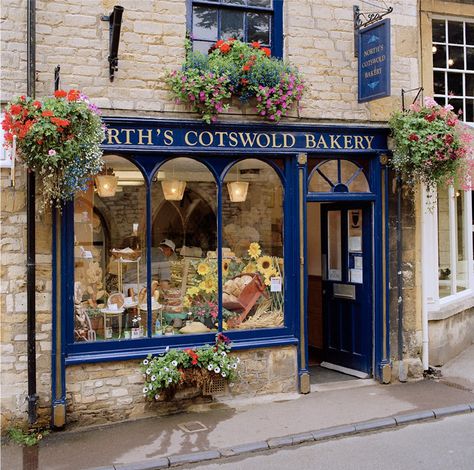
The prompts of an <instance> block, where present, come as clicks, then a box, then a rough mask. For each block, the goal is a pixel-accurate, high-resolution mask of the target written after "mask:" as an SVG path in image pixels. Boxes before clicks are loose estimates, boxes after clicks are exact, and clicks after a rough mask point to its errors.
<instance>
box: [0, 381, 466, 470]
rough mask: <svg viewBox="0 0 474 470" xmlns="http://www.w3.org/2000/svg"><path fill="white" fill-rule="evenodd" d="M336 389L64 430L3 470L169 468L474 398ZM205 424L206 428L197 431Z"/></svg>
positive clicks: (434, 412)
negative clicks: (28, 461)
mask: <svg viewBox="0 0 474 470" xmlns="http://www.w3.org/2000/svg"><path fill="white" fill-rule="evenodd" d="M344 386H346V387H348V388H344ZM335 388H336V389H334V390H330V387H327V390H326V391H323V392H313V393H310V394H309V395H297V394H287V395H280V396H273V397H272V396H270V397H268V396H267V397H263V398H262V397H257V398H253V399H251V400H240V401H235V400H234V401H232V402H219V403H215V404H212V405H211V406H201V407H196V408H195V409H194V411H191V412H188V413H183V414H179V415H174V416H169V417H160V418H150V419H143V420H139V421H134V422H126V423H120V424H115V425H109V426H104V427H100V428H94V429H89V430H85V431H63V432H58V433H54V434H52V435H50V436H48V438H47V439H46V440H45V441H43V442H42V443H41V444H40V446H39V450H38V455H37V456H36V458H37V461H38V464H37V465H36V464H34V465H33V466H30V467H24V466H23V463H24V460H26V459H27V457H24V456H23V455H22V449H21V448H19V447H17V446H13V445H6V446H4V447H3V449H2V450H3V452H2V467H1V468H2V469H3V468H5V469H9V470H15V469H23V468H31V470H33V469H36V468H38V469H40V470H43V469H44V470H46V469H47V470H63V469H64V470H66V469H67V470H69V469H75V470H80V469H90V468H95V467H101V466H102V467H104V468H106V469H108V470H112V469H117V470H119V469H120V470H125V469H127V470H132V469H133V470H139V469H140V470H144V469H152V468H167V467H168V466H170V465H172V466H176V465H180V464H184V463H189V462H191V461H200V460H205V459H214V458H220V457H222V456H230V455H236V454H239V453H244V452H250V451H254V450H260V449H268V448H272V447H278V446H284V445H292V444H296V443H299V442H305V441H308V440H315V439H316V440H319V439H323V438H328V437H335V436H338V435H342V434H351V433H355V432H363V431H366V430H376V429H383V428H384V427H387V426H396V425H400V424H407V423H409V422H411V421H413V420H419V419H434V418H436V417H441V416H443V415H448V414H453V413H460V412H471V410H474V393H472V392H470V391H467V390H462V389H459V388H456V387H453V386H450V385H448V384H443V383H439V382H437V381H434V380H423V381H419V382H409V383H406V384H393V385H380V384H377V383H375V382H374V381H371V380H368V381H360V380H358V381H349V382H346V383H345V385H344V384H341V383H340V382H339V383H338V384H337V386H336V385H335ZM270 400H273V401H270ZM367 421H370V422H367ZM186 423H191V424H188V426H189V428H190V432H187V431H186V430H185V429H183V424H186ZM200 425H203V427H204V428H205V429H203V430H198V429H197V427H198V426H200ZM190 454H191V455H190ZM34 458H35V456H33V459H34Z"/></svg>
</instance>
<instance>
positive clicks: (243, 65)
mask: <svg viewBox="0 0 474 470" xmlns="http://www.w3.org/2000/svg"><path fill="white" fill-rule="evenodd" d="M167 83H168V85H169V86H170V88H171V92H172V93H173V95H174V96H175V98H176V99H177V102H179V103H180V102H183V103H187V104H188V105H189V106H191V108H192V109H193V111H195V112H197V113H199V114H200V115H201V116H202V119H203V120H204V121H205V122H207V123H208V124H209V123H210V122H214V121H216V119H217V115H218V114H219V113H221V112H222V111H224V110H227V109H228V107H229V99H230V98H231V97H232V96H236V97H238V98H239V99H240V100H241V101H242V102H244V103H246V102H248V101H249V99H250V98H255V100H256V109H255V110H256V112H257V114H258V115H259V116H262V117H263V118H265V119H267V120H268V121H273V122H278V121H280V119H281V118H282V117H283V116H285V115H286V114H287V112H288V110H289V109H291V108H292V107H293V106H294V105H295V104H296V105H297V104H298V103H299V101H300V100H301V96H302V94H303V91H304V84H303V80H302V78H301V76H300V74H299V72H298V71H297V69H296V68H295V67H291V66H290V65H289V64H287V63H285V62H283V61H282V60H280V59H276V58H273V57H270V49H268V48H266V47H262V46H261V45H260V43H259V42H256V41H255V42H252V43H251V44H247V43H244V42H242V41H239V40H238V39H234V38H230V39H227V40H226V41H224V40H222V39H221V40H219V41H217V42H216V43H215V44H214V46H212V47H211V49H210V52H209V55H207V56H205V55H203V54H201V53H200V52H194V51H192V46H191V43H190V41H188V40H187V42H186V59H185V62H184V64H183V65H182V67H181V70H178V71H172V72H171V73H170V74H169V75H168V77H167Z"/></svg>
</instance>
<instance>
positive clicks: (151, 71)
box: [0, 0, 449, 425]
mask: <svg viewBox="0 0 474 470" xmlns="http://www.w3.org/2000/svg"><path fill="white" fill-rule="evenodd" d="M278 2H279V0H275V1H274V3H278ZM426 3H433V2H424V4H426ZM434 3H437V2H434ZM438 3H440V4H441V3H443V2H438ZM445 3H449V2H445ZM121 4H122V6H123V7H124V9H125V11H124V19H123V24H122V31H121V37H120V48H119V68H118V71H117V72H116V75H115V79H114V81H113V82H110V81H109V67H108V60H107V57H108V53H109V50H108V47H109V27H108V23H107V22H104V21H101V16H102V15H105V14H109V12H110V11H111V10H112V8H113V6H114V2H112V1H111V0H102V1H100V2H94V1H91V0H71V1H67V2H64V1H63V2H61V1H56V2H46V1H38V2H37V12H36V20H37V24H36V32H37V36H36V48H37V52H36V70H37V77H36V96H37V97H42V96H45V95H49V94H51V93H52V91H53V70H54V67H55V66H56V65H58V64H59V65H60V66H61V86H62V88H64V89H69V88H76V89H80V90H82V91H83V92H84V93H85V94H87V95H88V96H89V97H90V99H91V100H92V101H93V102H94V103H95V104H97V105H98V106H99V107H100V108H101V109H102V112H103V115H104V116H106V117H117V116H127V117H141V118H153V119H173V120H180V119H196V118H197V116H196V115H193V114H191V113H189V110H188V109H187V108H186V107H185V106H184V105H181V104H176V103H175V102H174V100H173V99H172V98H171V97H170V94H169V90H168V88H167V86H166V84H165V81H164V78H165V74H166V72H167V71H168V70H171V69H176V68H178V67H179V66H180V64H181V62H182V61H183V59H184V47H183V43H184V39H185V36H186V31H187V15H189V8H190V2H187V1H185V0H180V1H178V0H176V1H172V0H168V1H156V0H149V1H142V2H133V1H131V0H124V1H123V2H122V3H121ZM392 6H393V9H394V10H393V13H392V14H391V15H390V18H391V40H392V58H391V64H392V68H391V81H392V95H391V96H390V97H386V98H383V99H379V100H375V101H371V102H368V103H358V102H357V59H356V58H355V56H354V26H353V8H352V7H353V2H349V1H346V0H344V1H340V0H324V1H323V2H314V1H311V0H285V1H284V2H283V37H284V41H283V57H284V58H285V59H287V60H288V61H290V62H291V63H292V64H294V65H296V66H298V67H299V70H300V71H301V72H302V73H303V74H304V76H305V80H306V85H307V91H306V93H305V95H304V98H303V100H302V103H301V109H299V110H298V111H296V110H295V111H294V112H292V113H291V114H290V115H289V116H288V117H287V118H286V119H285V120H284V123H285V124H304V125H308V126H311V125H315V126H317V125H321V124H324V125H329V126H340V125H353V126H357V125H367V126H369V127H374V128H386V122H387V120H388V118H389V116H390V113H391V112H392V111H393V110H395V109H399V108H400V106H401V100H400V91H401V89H406V90H407V89H413V88H416V87H418V86H420V85H422V84H423V82H424V80H425V78H424V76H423V70H424V69H423V68H422V66H421V63H420V60H419V58H420V51H421V47H422V45H423V42H422V40H421V39H420V35H419V27H420V11H419V9H418V2H416V1H414V0H395V1H394V2H392ZM361 8H363V5H361ZM423 15H425V13H424V12H423ZM26 31H27V28H26V1H25V0H21V1H13V0H5V1H4V2H3V8H2V56H1V58H2V68H1V71H0V73H1V80H2V94H1V100H2V105H5V104H6V103H7V102H8V100H10V99H11V98H13V97H14V96H16V95H19V94H24V93H25V91H26V59H27V57H26ZM220 120H221V121H222V122H224V123H228V124H232V123H247V124H249V125H253V123H255V122H256V120H257V116H256V115H255V112H254V111H253V109H252V108H251V107H249V106H247V107H240V106H238V105H237V104H235V103H233V106H232V107H231V108H230V110H229V111H228V112H226V113H224V114H223V115H222V118H221V119H220ZM25 181H26V172H25V169H24V168H22V167H21V165H18V166H17V169H16V186H15V187H14V188H13V187H11V185H10V172H9V170H6V169H2V170H1V192H0V197H1V240H0V246H1V268H0V276H1V278H0V281H1V284H0V286H1V304H0V308H1V316H2V321H1V353H2V357H1V366H2V374H1V375H2V392H1V393H2V397H1V398H2V400H1V401H2V424H5V423H7V422H9V421H15V420H22V419H24V416H25V410H26V402H25V398H26V394H27V386H26V384H27V355H26V281H25V279H26V268H25V263H26V256H25V246H26V241H25V239H26V238H25V237H26V216H25V211H26V209H25V203H26V187H25ZM388 197H389V214H388V215H387V217H388V219H387V220H388V223H389V230H390V245H389V271H390V272H389V279H390V289H389V300H388V305H389V310H390V311H389V315H388V318H389V319H390V326H387V328H388V329H389V338H388V343H389V345H390V352H389V358H388V359H389V363H390V364H391V365H393V366H394V369H393V370H394V374H393V375H394V379H395V380H396V378H397V373H396V371H397V370H398V368H397V363H398V361H399V359H400V358H399V357H398V356H397V349H398V339H399V338H400V335H399V334H398V326H397V307H396V306H397V291H396V285H397V284H396V283H397V266H396V244H395V236H394V231H395V226H396V222H397V221H396V212H395V203H396V185H395V183H394V179H393V175H391V176H390V179H389V185H388ZM420 204H421V203H420V201H419V200H418V199H416V200H415V201H409V200H408V199H407V198H404V203H403V208H402V211H403V224H402V227H403V228H402V230H403V240H404V245H403V256H402V261H403V277H404V287H403V298H404V309H405V311H404V323H403V335H402V338H403V343H404V344H403V359H404V360H405V363H406V365H408V366H409V373H410V374H411V375H414V376H418V377H419V376H420V375H421V373H422V371H423V367H422V365H421V352H422V300H421V297H420V292H421V283H422V265H421V234H420V224H419V214H420V210H421V206H420ZM51 234H52V221H51V214H50V213H48V212H46V213H43V212H41V211H40V210H38V214H37V223H36V262H37V267H36V276H37V282H36V302H37V304H36V305H37V307H36V325H37V335H36V339H37V370H38V372H37V384H38V385H37V386H38V395H39V411H40V416H41V418H42V419H43V420H48V419H49V418H50V416H51V413H52V390H51V379H52V377H51V375H52V369H51V367H52V366H51V364H52V360H53V359H54V358H52V354H51V353H52V345H53V343H54V338H53V335H52V313H51V312H52V274H51V269H52V262H53V258H52V247H51V246H52V245H51V243H52V238H51ZM300 341H301V338H300ZM298 351H299V346H298V345H296V344H295V345H292V346H276V347H259V348H251V347H247V349H244V350H242V351H239V355H241V358H242V362H243V369H242V379H241V381H240V382H238V383H237V384H236V385H235V387H234V388H233V389H232V394H247V395H252V394H262V393H275V392H290V391H296V390H298V384H299V378H298ZM65 386H66V400H67V413H66V415H67V421H68V422H71V423H77V424H79V425H86V424H87V425H88V424H94V423H103V422H110V421H116V420H121V419H130V418H135V417H138V416H145V415H150V414H153V413H157V412H165V411H166V409H167V408H166V407H163V406H162V407H161V408H160V407H158V409H157V408H156V407H155V408H150V407H147V406H146V405H145V402H144V401H143V400H142V397H141V388H142V377H141V375H140V373H139V369H138V360H137V359H131V360H124V361H103V362H94V363H84V364H78V365H68V366H67V367H66V374H65ZM173 406H175V405H173Z"/></svg>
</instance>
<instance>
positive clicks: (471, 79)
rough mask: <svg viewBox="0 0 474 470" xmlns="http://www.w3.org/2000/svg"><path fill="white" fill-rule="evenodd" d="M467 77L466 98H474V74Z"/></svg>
mask: <svg viewBox="0 0 474 470" xmlns="http://www.w3.org/2000/svg"><path fill="white" fill-rule="evenodd" d="M465 77H466V96H474V74H472V73H469V74H466V75H465Z"/></svg>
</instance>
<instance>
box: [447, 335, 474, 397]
mask: <svg viewBox="0 0 474 470" xmlns="http://www.w3.org/2000/svg"><path fill="white" fill-rule="evenodd" d="M441 374H442V376H441V381H442V382H447V383H450V384H455V385H458V386H460V387H462V388H464V389H466V390H471V391H474V344H473V345H472V346H470V347H469V348H467V349H465V350H464V351H463V352H462V353H461V354H459V356H456V357H455V358H454V359H452V360H451V361H449V362H447V363H446V364H445V365H444V366H443V367H441Z"/></svg>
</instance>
